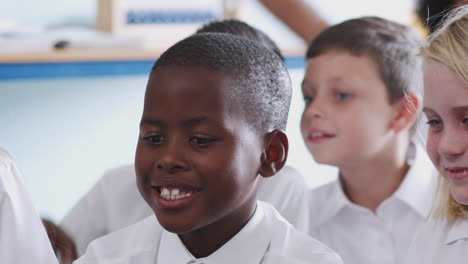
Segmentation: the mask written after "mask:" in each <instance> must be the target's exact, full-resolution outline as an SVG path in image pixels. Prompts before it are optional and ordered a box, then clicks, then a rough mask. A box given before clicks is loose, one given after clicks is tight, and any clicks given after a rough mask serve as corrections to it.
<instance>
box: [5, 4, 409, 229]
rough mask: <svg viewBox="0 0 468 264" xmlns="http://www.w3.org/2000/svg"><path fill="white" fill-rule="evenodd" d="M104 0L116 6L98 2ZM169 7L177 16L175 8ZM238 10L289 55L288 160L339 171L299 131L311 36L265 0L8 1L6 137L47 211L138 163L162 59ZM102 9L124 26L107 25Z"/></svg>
mask: <svg viewBox="0 0 468 264" xmlns="http://www.w3.org/2000/svg"><path fill="white" fill-rule="evenodd" d="M98 2H99V3H100V4H101V6H104V7H107V8H104V9H103V8H101V9H100V10H99V9H98V8H97V6H98ZM195 2H196V4H194V3H195ZM309 2H310V3H311V5H314V6H316V7H317V9H318V10H320V11H321V13H322V14H323V15H324V17H326V18H327V19H328V20H329V21H331V22H339V21H341V20H343V19H344V18H351V17H355V16H360V15H363V14H364V15H367V14H368V15H381V16H384V17H390V18H392V19H395V20H398V21H400V22H404V23H410V18H411V13H412V8H413V3H412V2H413V1H412V0H396V1H393V0H392V1H385V0H377V1H376V0H357V1H350V0H322V1H313V0H310V1H309ZM351 2H352V3H351ZM376 2H379V5H377V8H376V5H375V3H376ZM117 3H118V8H117V9H116V6H115V5H116V4H117ZM168 3H170V4H168ZM371 3H373V4H372V5H371ZM109 5H113V6H112V7H113V9H112V10H114V12H115V10H120V12H121V13H118V14H117V13H112V12H110V11H109V10H111V9H110V7H109ZM171 5H172V7H174V6H177V5H179V7H178V9H174V10H175V11H174V10H172V9H170V8H171ZM148 6H150V7H151V8H153V9H156V10H160V11H161V10H162V11H161V12H159V11H158V12H156V13H153V14H152V15H155V16H156V18H154V19H155V20H153V21H152V22H151V21H150V22H148V21H147V22H145V23H144V25H136V26H135V25H133V24H130V22H129V21H131V19H139V18H138V16H140V15H141V14H140V13H135V12H136V11H141V10H145V8H147V7H148ZM369 6H373V7H372V8H369V10H368V11H367V9H366V8H367V7H369ZM182 7H184V8H182ZM201 7H203V8H201ZM151 8H149V7H148V8H147V9H151ZM158 8H159V9H158ZM233 8H234V9H233ZM227 9H231V10H227ZM98 10H99V11H98ZM135 10H136V11H135ZM167 10H171V12H172V13H171V14H170V15H172V16H174V14H176V16H177V17H176V19H173V20H171V18H167ZM130 11H132V12H133V13H131V12H130ZM163 11H164V12H166V13H164V12H163ZM178 11H182V12H179V13H177V12H178ZM109 12H110V13H109ZM174 12H175V13H174ZM234 13H235V15H236V17H237V18H239V19H241V20H244V21H246V22H247V23H249V24H251V25H253V26H255V27H257V28H259V29H261V30H262V31H264V32H265V33H267V34H268V35H270V36H271V37H272V39H273V40H275V41H276V42H277V43H278V44H279V46H280V48H281V49H282V50H283V52H284V54H285V55H286V64H287V66H288V69H289V70H290V74H291V78H292V82H293V88H294V91H293V100H292V104H291V109H290V118H289V123H288V128H287V133H288V135H289V139H290V153H289V160H288V164H289V165H290V166H292V167H294V168H295V169H297V170H298V171H299V172H300V173H301V174H302V175H303V176H304V177H305V179H306V181H307V182H308V184H309V185H310V186H311V187H313V186H317V185H320V184H322V183H325V182H327V181H329V180H331V179H333V178H335V177H336V173H337V171H336V169H335V168H332V167H329V166H323V165H318V164H316V163H315V162H314V161H313V159H312V157H311V156H310V154H309V153H308V151H307V150H306V148H305V147H304V146H303V141H302V136H301V134H300V131H299V120H300V115H301V113H302V110H303V107H304V104H303V100H302V96H301V90H300V83H301V81H302V76H303V73H304V64H305V62H304V58H303V54H304V51H305V44H304V42H303V41H302V40H301V39H300V38H299V37H297V36H296V35H295V34H294V33H293V32H292V31H290V30H289V29H288V28H287V27H286V26H285V25H284V24H282V23H281V22H279V20H277V19H276V18H275V17H274V16H273V15H272V14H270V13H269V12H268V11H267V10H266V9H265V7H263V6H262V5H261V4H260V3H259V2H258V1H257V0H239V1H235V0H234V1H233V0H231V1H229V0H227V1H226V0H225V1H222V0H203V1H202V0H200V1H188V0H172V1H164V0H138V1H136V0H128V1H127V2H125V0H114V1H111V0H99V1H98V0H67V1H58V0H41V1H36V0H16V1H4V2H3V3H2V5H1V8H0V125H1V129H0V147H2V148H4V149H6V150H7V151H9V152H10V153H11V154H12V156H13V157H14V158H15V159H16V160H17V163H18V166H19V168H20V170H21V171H22V174H23V176H24V178H25V182H26V184H27V187H28V189H29V191H30V193H31V196H32V198H33V201H34V202H35V205H36V207H37V208H38V210H39V212H40V214H41V215H43V216H45V217H49V218H51V219H53V220H56V221H58V220H60V219H61V217H62V216H63V215H64V214H65V213H66V211H67V210H68V209H69V208H70V207H71V206H72V205H73V204H74V203H75V202H76V201H77V200H78V199H79V198H80V197H81V196H82V195H83V194H84V193H85V192H86V191H87V190H88V189H89V188H90V187H91V186H92V185H93V184H94V183H95V182H96V180H97V179H98V178H99V177H100V176H101V175H102V173H103V172H104V171H106V170H108V169H110V168H114V167H117V166H120V165H124V164H130V163H132V162H133V159H134V152H135V145H136V140H137V135H138V124H139V119H140V115H141V111H142V106H143V95H144V90H145V86H146V81H147V75H148V73H149V70H150V67H151V66H152V63H153V62H154V61H155V59H156V58H157V56H158V55H159V54H161V52H162V51H164V49H165V48H167V47H168V46H169V45H170V44H172V43H173V42H175V41H177V40H178V39H181V38H182V37H184V36H186V35H187V34H190V33H191V32H193V31H194V30H195V29H196V28H197V27H199V26H200V25H201V24H203V23H205V22H206V21H207V20H209V19H213V18H223V16H225V14H229V15H232V14H234ZM144 14H146V15H148V14H147V13H143V15H144ZM135 16H136V18H135ZM169 17H170V16H169ZM111 18H112V19H111ZM140 18H141V17H140ZM99 19H101V20H100V23H101V24H100V27H101V28H106V27H107V28H108V30H109V31H112V32H113V33H108V32H107V33H103V32H101V31H97V30H96V21H97V20H99ZM106 19H107V20H106ZM158 19H159V20H158ZM165 19H166V20H165ZM111 20H112V21H111ZM156 20H157V21H156ZM182 20H183V21H182ZM132 21H133V22H132V23H134V24H135V21H134V20H132ZM155 21H156V22H155ZM127 22H128V23H127ZM136 24H138V23H136ZM156 24H157V25H156Z"/></svg>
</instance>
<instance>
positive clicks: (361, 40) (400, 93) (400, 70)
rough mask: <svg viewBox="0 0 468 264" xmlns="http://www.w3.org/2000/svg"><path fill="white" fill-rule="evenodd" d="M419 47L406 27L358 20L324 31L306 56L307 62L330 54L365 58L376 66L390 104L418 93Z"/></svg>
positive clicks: (415, 35) (418, 38)
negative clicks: (408, 94)
mask: <svg viewBox="0 0 468 264" xmlns="http://www.w3.org/2000/svg"><path fill="white" fill-rule="evenodd" d="M421 45H422V36H421V35H420V34H419V33H418V32H417V31H416V30H414V29H411V28H410V27H407V26H404V25H401V24H398V23H396V22H392V21H389V20H386V19H382V18H377V17H362V18H357V19H351V20H347V21H345V22H342V23H340V24H337V25H334V26H331V27H329V28H328V29H326V30H324V31H323V32H322V33H320V34H319V36H318V37H317V38H316V39H315V40H314V41H313V42H312V43H311V44H310V46H309V49H308V50H307V55H306V56H307V58H308V59H310V58H313V57H316V56H319V55H321V54H323V53H326V52H328V51H333V50H335V51H344V52H349V53H350V54H352V55H355V56H369V57H370V58H371V59H372V60H373V61H374V62H376V64H377V65H378V71H379V74H380V77H381V79H382V80H383V82H384V83H385V86H386V87H387V91H388V95H389V101H390V103H394V102H396V101H398V100H400V99H402V98H403V97H404V96H405V94H406V93H407V92H415V93H417V94H419V93H421V80H422V71H421V64H422V59H421V57H420V56H417V54H418V52H419V49H420V47H421Z"/></svg>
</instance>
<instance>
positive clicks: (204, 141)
mask: <svg viewBox="0 0 468 264" xmlns="http://www.w3.org/2000/svg"><path fill="white" fill-rule="evenodd" d="M214 141H216V140H215V139H213V138H208V137H192V138H190V140H189V142H190V143H191V144H193V145H196V146H199V147H200V146H208V145H209V144H210V143H213V142H214Z"/></svg>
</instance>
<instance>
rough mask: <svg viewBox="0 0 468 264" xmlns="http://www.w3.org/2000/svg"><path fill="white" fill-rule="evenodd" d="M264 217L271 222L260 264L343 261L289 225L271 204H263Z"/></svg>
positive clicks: (336, 262) (336, 263)
mask: <svg viewBox="0 0 468 264" xmlns="http://www.w3.org/2000/svg"><path fill="white" fill-rule="evenodd" d="M262 206H263V209H264V211H265V215H266V217H267V218H268V219H269V220H270V221H272V222H273V224H272V229H273V230H274V232H272V233H273V236H272V240H271V243H270V248H269V250H268V252H267V254H266V255H265V257H264V259H263V261H262V264H273V263H298V264H300V263H321V264H322V263H323V264H325V263H327V264H328V263H330V264H332V263H333V264H339V263H343V262H342V260H341V258H340V256H339V255H338V254H337V253H335V252H334V251H332V250H331V249H329V248H328V247H327V246H326V245H324V244H323V243H321V242H320V241H318V240H316V239H314V238H312V237H310V236H308V235H306V234H305V233H302V232H300V231H298V230H297V229H295V228H294V227H293V226H292V225H290V224H289V223H288V222H287V221H286V220H285V219H284V218H283V217H282V216H281V215H280V214H279V213H278V212H277V211H276V210H275V209H274V208H273V207H272V206H271V205H269V204H263V205H262Z"/></svg>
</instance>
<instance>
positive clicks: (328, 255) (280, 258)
mask: <svg viewBox="0 0 468 264" xmlns="http://www.w3.org/2000/svg"><path fill="white" fill-rule="evenodd" d="M92 263H99V264H108V263H109V264H110V263H112V264H130V263H138V264H192V263H193V264H238V263H242V264H258V263H261V264H273V263H274V264H280V263H281V264H288V263H291V264H292V263H297V264H301V263H304V264H305V263H317V264H318V263H320V264H325V263H327V264H332V263H342V261H341V259H340V257H339V256H338V255H337V254H336V253H335V252H333V251H331V250H330V249H329V248H327V247H326V246H325V245H323V244H322V243H320V242H318V241H317V240H315V239H313V238H311V237H308V236H307V235H305V234H304V233H302V232H299V231H297V230H296V229H294V228H293V227H292V226H291V225H290V224H289V223H288V222H287V221H286V220H284V218H282V217H281V216H280V215H279V213H278V212H277V211H276V210H275V209H274V208H273V207H272V206H271V205H270V204H268V203H264V202H260V201H259V202H258V203H257V209H256V211H255V213H254V215H253V216H252V218H251V219H250V220H249V222H248V223H247V224H246V225H245V226H244V227H243V228H242V229H241V231H239V232H238V233H237V234H236V235H235V236H234V237H233V238H231V239H230V240H229V241H228V242H226V243H225V244H224V245H223V246H222V247H221V248H219V249H218V250H216V251H215V252H214V253H212V254H211V255H209V256H207V257H204V258H199V259H197V258H195V257H194V256H193V255H192V254H191V253H190V252H189V251H188V249H187V248H186V247H185V245H184V244H183V243H182V242H181V240H180V239H179V237H178V236H177V235H175V234H173V233H169V232H167V231H165V230H164V229H163V228H162V227H161V226H160V225H159V223H158V222H157V220H156V218H155V216H149V217H147V218H145V219H144V220H142V221H140V222H138V223H136V224H134V225H132V226H129V227H127V228H124V229H121V230H119V231H117V232H114V233H111V234H109V235H107V236H104V237H101V238H99V239H97V240H95V241H93V242H92V243H91V244H90V245H89V247H88V249H87V251H86V253H85V255H84V256H82V257H81V258H80V259H78V260H76V261H75V262H74V264H92Z"/></svg>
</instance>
